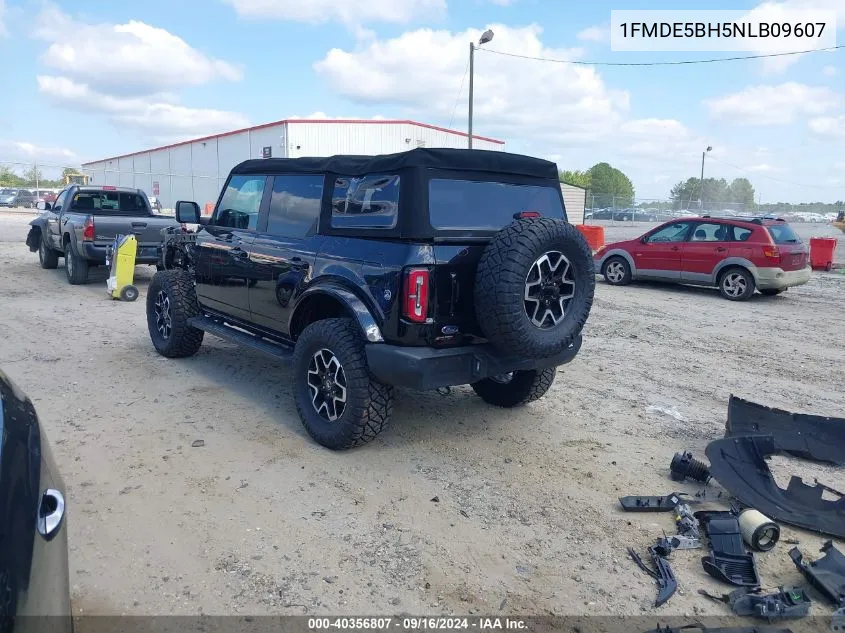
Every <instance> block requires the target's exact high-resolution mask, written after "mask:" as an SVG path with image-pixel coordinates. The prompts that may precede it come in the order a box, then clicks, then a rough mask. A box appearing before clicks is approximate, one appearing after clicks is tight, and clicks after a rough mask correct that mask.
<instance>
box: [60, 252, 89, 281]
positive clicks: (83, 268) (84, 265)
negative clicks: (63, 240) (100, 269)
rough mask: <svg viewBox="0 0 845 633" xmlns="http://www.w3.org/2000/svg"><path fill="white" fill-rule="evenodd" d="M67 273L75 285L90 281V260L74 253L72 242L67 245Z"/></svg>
mask: <svg viewBox="0 0 845 633" xmlns="http://www.w3.org/2000/svg"><path fill="white" fill-rule="evenodd" d="M65 274H66V275H67V280H68V283H69V284H71V285H73V286H80V285H82V284H86V283H88V260H87V259H85V258H84V257H80V256H79V255H77V254H76V253H74V252H73V246H71V245H70V242H68V245H67V246H65Z"/></svg>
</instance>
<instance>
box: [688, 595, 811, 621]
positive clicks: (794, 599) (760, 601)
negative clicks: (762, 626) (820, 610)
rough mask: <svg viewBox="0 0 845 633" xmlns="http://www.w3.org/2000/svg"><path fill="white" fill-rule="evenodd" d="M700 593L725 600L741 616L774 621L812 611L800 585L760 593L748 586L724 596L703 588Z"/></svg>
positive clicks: (802, 615) (796, 616) (798, 616)
mask: <svg viewBox="0 0 845 633" xmlns="http://www.w3.org/2000/svg"><path fill="white" fill-rule="evenodd" d="M698 593H700V594H701V595H702V596H706V597H708V598H710V599H711V600H716V601H717V602H724V603H725V604H727V605H728V606H729V607H730V608H731V611H733V612H734V613H735V614H736V615H739V616H750V617H754V618H760V619H762V620H768V621H769V622H774V621H775V620H780V619H783V618H802V617H804V616H805V615H807V614H808V613H809V612H810V606H811V605H812V602H811V601H810V598H809V596H807V592H805V591H804V590H803V589H802V588H800V587H781V588H780V589H779V590H778V592H777V593H770V594H766V595H760V594H759V593H756V592H754V591H751V590H749V589H747V588H741V589H737V590H735V591H732V592H730V593H728V594H724V595H722V596H714V595H712V594H709V593H707V592H706V591H704V590H703V589H699V590H698Z"/></svg>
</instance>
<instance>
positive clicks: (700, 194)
mask: <svg viewBox="0 0 845 633" xmlns="http://www.w3.org/2000/svg"><path fill="white" fill-rule="evenodd" d="M712 149H713V148H712V147H710V146H709V145H708V146H707V149H706V150H704V151H703V152H701V180H700V181H699V182H700V183H701V184H700V185H699V187H698V208H699V209H703V208H704V156H705V155H706V154H707V152H709V151H710V150H712Z"/></svg>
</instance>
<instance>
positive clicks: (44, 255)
mask: <svg viewBox="0 0 845 633" xmlns="http://www.w3.org/2000/svg"><path fill="white" fill-rule="evenodd" d="M38 261H39V262H41V268H46V269H47V270H53V269H55V268H57V267H58V266H59V254H58V253H57V252H56V251H54V250H53V249H52V248H50V247H49V246H47V242H46V241H44V237H43V236H42V237H39V238H38Z"/></svg>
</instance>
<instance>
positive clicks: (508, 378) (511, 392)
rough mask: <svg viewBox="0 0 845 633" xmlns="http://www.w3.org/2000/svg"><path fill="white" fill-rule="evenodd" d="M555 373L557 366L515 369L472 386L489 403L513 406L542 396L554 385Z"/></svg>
mask: <svg viewBox="0 0 845 633" xmlns="http://www.w3.org/2000/svg"><path fill="white" fill-rule="evenodd" d="M555 375H557V368H556V367H549V368H547V369H531V370H526V371H515V372H512V373H510V374H503V375H501V376H493V377H491V378H485V379H484V380H480V381H478V382H476V383H473V384H472V385H471V386H472V388H473V390H474V391H475V393H476V394H478V396H479V397H480V398H481V399H482V400H484V402H486V403H487V404H492V405H494V406H496V407H505V408H511V407H518V406H520V405H523V404H528V403H529V402H534V401H535V400H539V399H540V398H542V397H543V396H544V395H546V392H547V391H548V390H549V388H550V387H551V386H552V383H553V382H554V380H555Z"/></svg>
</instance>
